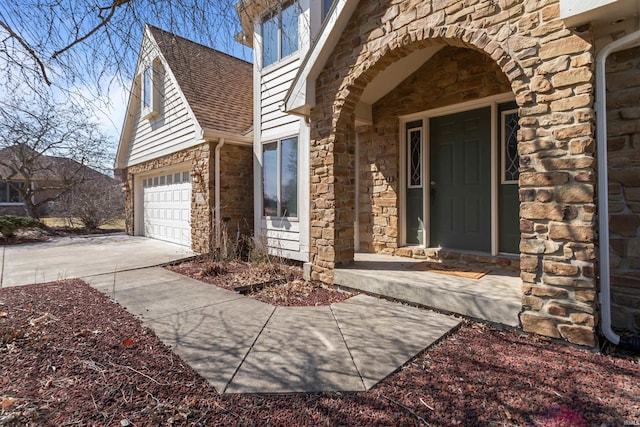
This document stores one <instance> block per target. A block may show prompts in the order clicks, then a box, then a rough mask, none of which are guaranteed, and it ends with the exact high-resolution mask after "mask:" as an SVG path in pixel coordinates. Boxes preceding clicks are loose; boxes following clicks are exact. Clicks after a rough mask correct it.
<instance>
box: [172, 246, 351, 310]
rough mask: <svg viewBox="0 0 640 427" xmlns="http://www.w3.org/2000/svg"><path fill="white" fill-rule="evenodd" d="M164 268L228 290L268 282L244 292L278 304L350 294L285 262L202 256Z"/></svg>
mask: <svg viewBox="0 0 640 427" xmlns="http://www.w3.org/2000/svg"><path fill="white" fill-rule="evenodd" d="M166 268H167V269H169V270H171V271H174V272H176V273H180V274H183V275H185V276H188V277H191V278H193V279H197V280H201V281H203V282H205V283H209V284H212V285H215V286H219V287H221V288H224V289H229V290H235V289H236V288H238V287H245V286H250V285H261V284H263V283H265V282H272V283H270V285H269V286H266V287H264V288H261V287H259V286H257V287H256V289H254V290H251V291H250V292H248V293H247V295H248V296H251V297H253V298H255V299H257V300H259V301H262V302H266V303H269V304H272V305H278V306H317V305H331V304H334V303H337V302H340V301H344V300H345V299H347V298H350V297H352V296H353V295H354V294H352V293H349V292H343V291H340V290H337V289H335V288H331V287H328V286H326V285H323V284H321V283H319V282H309V281H306V280H304V279H303V278H302V267H300V266H299V265H295V264H287V263H286V262H277V261H274V262H267V261H262V262H248V261H241V260H237V259H234V260H229V261H217V260H212V258H211V256H209V255H202V256H198V257H195V258H194V259H192V260H189V261H183V262H180V263H179V264H175V265H168V266H166Z"/></svg>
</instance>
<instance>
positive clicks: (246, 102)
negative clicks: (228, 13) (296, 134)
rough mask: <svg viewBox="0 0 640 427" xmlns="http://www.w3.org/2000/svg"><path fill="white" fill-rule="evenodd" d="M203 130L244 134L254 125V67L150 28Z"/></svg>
mask: <svg viewBox="0 0 640 427" xmlns="http://www.w3.org/2000/svg"><path fill="white" fill-rule="evenodd" d="M148 28H149V31H150V32H151V34H152V36H153V38H154V39H155V41H156V43H157V45H158V48H159V49H160V52H161V53H162V55H163V56H164V58H165V60H166V61H167V65H168V66H169V68H170V69H171V71H172V72H173V75H174V76H175V79H176V81H177V83H178V86H179V87H180V89H181V90H182V93H183V94H184V96H185V98H186V99H187V102H188V103H189V106H190V107H191V110H192V111H193V114H194V115H195V116H196V120H198V123H199V124H200V126H201V127H202V128H203V129H207V130H213V131H221V132H228V133H233V134H238V135H245V134H247V133H248V132H250V131H251V128H252V124H253V65H252V64H251V63H250V62H246V61H243V60H242V59H239V58H236V57H233V56H231V55H227V54H226V53H223V52H219V51H217V50H215V49H212V48H210V47H207V46H204V45H201V44H198V43H195V42H193V41H191V40H188V39H185V38H183V37H180V36H177V35H175V34H172V33H169V32H167V31H164V30H161V29H159V28H156V27H153V26H148Z"/></svg>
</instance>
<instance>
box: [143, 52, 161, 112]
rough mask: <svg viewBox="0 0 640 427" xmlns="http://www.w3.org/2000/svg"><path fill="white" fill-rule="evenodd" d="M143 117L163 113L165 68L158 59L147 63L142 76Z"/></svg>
mask: <svg viewBox="0 0 640 427" xmlns="http://www.w3.org/2000/svg"><path fill="white" fill-rule="evenodd" d="M141 80H142V81H141V86H142V87H141V89H142V93H141V98H142V117H143V118H145V119H152V118H154V117H157V116H159V115H160V114H161V113H162V107H163V98H164V70H163V68H162V65H161V64H160V62H159V61H158V60H154V61H153V62H152V63H151V64H149V65H146V66H145V67H144V69H143V70H142V76H141Z"/></svg>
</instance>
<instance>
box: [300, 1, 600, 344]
mask: <svg viewBox="0 0 640 427" xmlns="http://www.w3.org/2000/svg"><path fill="white" fill-rule="evenodd" d="M498 3H499V4H498ZM371 22H376V23H377V24H378V25H375V26H373V25H370V23H371ZM346 28H347V29H346V30H345V31H344V32H343V34H342V36H341V39H340V41H339V42H338V44H337V45H336V48H335V50H334V52H333V55H332V60H330V61H329V62H328V63H327V65H326V66H325V69H324V70H323V72H322V73H321V75H320V76H319V78H318V80H317V86H316V96H317V106H316V107H315V108H314V110H313V111H312V115H311V171H310V172H311V183H312V184H311V200H313V202H312V206H311V224H310V226H311V259H312V263H313V266H312V276H313V277H314V278H316V279H320V280H323V281H326V282H331V281H332V272H333V269H334V268H335V267H336V266H337V265H340V264H342V263H349V262H350V261H352V260H353V253H354V243H353V241H354V238H353V237H354V230H353V223H354V219H355V218H354V200H353V195H354V186H355V174H354V170H355V166H356V161H355V155H354V144H355V142H354V139H355V130H354V126H355V123H356V121H357V119H358V118H357V115H358V109H359V106H358V101H359V99H360V97H361V96H362V94H363V93H364V92H365V90H366V88H367V86H368V85H369V84H370V83H371V82H372V81H373V80H374V79H375V77H376V76H377V75H378V74H379V73H381V72H383V71H384V70H385V69H387V68H389V67H391V66H392V65H393V64H394V63H396V62H398V61H400V60H402V58H404V57H407V56H408V55H411V53H412V52H415V51H417V50H419V49H423V48H425V47H428V46H430V45H435V44H444V45H448V46H455V47H463V48H465V49H473V50H477V51H480V52H482V53H483V54H484V55H486V56H488V57H490V58H491V59H492V60H493V61H494V63H495V64H496V65H497V66H498V67H499V68H500V70H501V71H502V73H503V74H504V76H506V78H507V79H508V82H509V83H510V86H511V91H512V92H513V95H514V97H515V100H516V102H517V104H518V105H519V113H520V131H519V134H518V140H519V152H520V161H521V169H520V178H519V197H520V202H521V205H520V232H521V241H520V262H521V264H520V265H521V278H522V280H523V292H524V296H523V300H522V307H523V313H522V315H521V321H522V325H523V327H524V329H525V330H527V331H532V332H537V333H540V334H543V335H547V336H552V337H557V338H559V337H563V338H565V339H567V340H569V341H571V342H574V343H579V344H586V345H593V344H594V343H595V334H594V325H595V323H596V319H597V315H596V303H595V278H594V262H595V252H594V235H593V229H594V205H593V203H594V190H593V182H594V181H595V171H594V159H593V154H592V153H593V145H594V142H593V136H594V132H593V131H594V129H593V120H594V113H593V108H592V104H593V96H592V92H593V86H592V79H593V75H592V74H593V73H592V63H593V50H592V48H591V45H590V42H589V40H588V35H586V36H585V35H582V37H580V36H578V35H577V34H575V33H574V32H572V31H570V30H569V29H566V28H565V27H564V24H563V23H562V22H561V21H560V20H559V18H558V2H557V1H545V2H529V1H524V2H523V1H517V0H510V1H504V2H495V1H481V2H479V3H477V4H475V5H473V6H468V7H466V8H464V5H463V4H462V3H460V2H456V1H443V2H438V3H437V4H436V3H434V2H419V3H416V2H412V1H405V2H401V3H399V4H398V3H397V2H391V1H382V2H361V3H360V5H359V6H358V9H357V10H356V11H355V13H354V14H353V16H352V18H351V22H350V23H349V25H347V27H346ZM583 37H587V40H585V38H583Z"/></svg>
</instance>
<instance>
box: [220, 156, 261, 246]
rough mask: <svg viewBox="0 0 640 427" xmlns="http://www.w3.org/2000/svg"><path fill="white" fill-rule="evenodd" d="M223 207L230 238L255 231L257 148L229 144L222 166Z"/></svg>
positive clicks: (221, 190) (222, 158)
mask: <svg viewBox="0 0 640 427" xmlns="http://www.w3.org/2000/svg"><path fill="white" fill-rule="evenodd" d="M220 181H221V182H220V205H221V208H222V217H223V218H222V219H223V221H224V224H225V227H226V231H227V235H228V236H229V238H230V239H231V241H233V242H235V238H236V234H237V232H238V230H239V231H240V233H241V234H244V235H251V233H252V230H253V147H251V146H239V145H231V144H226V145H225V146H224V147H222V152H221V162H220Z"/></svg>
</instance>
